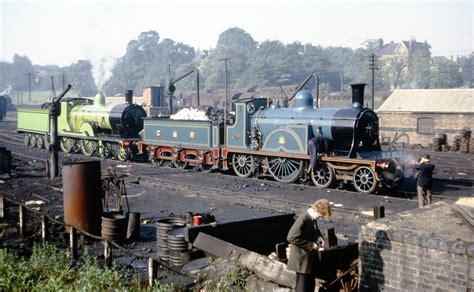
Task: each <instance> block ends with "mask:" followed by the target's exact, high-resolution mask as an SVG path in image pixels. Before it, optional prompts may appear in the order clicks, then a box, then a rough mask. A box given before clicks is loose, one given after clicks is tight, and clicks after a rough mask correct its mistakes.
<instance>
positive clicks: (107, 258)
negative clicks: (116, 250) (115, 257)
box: [103, 240, 112, 267]
mask: <svg viewBox="0 0 474 292" xmlns="http://www.w3.org/2000/svg"><path fill="white" fill-rule="evenodd" d="M103 243H104V264H105V266H107V267H110V266H111V265H112V249H111V248H110V244H109V242H108V241H107V240H104V241H103Z"/></svg>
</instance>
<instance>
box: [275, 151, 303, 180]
mask: <svg viewBox="0 0 474 292" xmlns="http://www.w3.org/2000/svg"><path fill="white" fill-rule="evenodd" d="M267 164H268V171H269V172H270V174H271V175H272V176H273V178H274V179H275V180H277V181H279V182H284V183H292V182H295V181H296V180H297V179H298V178H300V176H301V175H302V174H303V168H304V167H303V161H302V160H300V159H293V158H287V157H267Z"/></svg>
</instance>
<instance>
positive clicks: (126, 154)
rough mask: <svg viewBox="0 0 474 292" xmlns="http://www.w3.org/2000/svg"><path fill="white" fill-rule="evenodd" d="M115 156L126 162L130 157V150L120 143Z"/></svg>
mask: <svg viewBox="0 0 474 292" xmlns="http://www.w3.org/2000/svg"><path fill="white" fill-rule="evenodd" d="M115 157H116V158H117V159H118V160H119V161H122V162H125V161H127V160H128V159H129V158H130V150H129V149H128V148H125V147H123V146H121V145H120V146H119V148H118V149H117V152H116V153H115Z"/></svg>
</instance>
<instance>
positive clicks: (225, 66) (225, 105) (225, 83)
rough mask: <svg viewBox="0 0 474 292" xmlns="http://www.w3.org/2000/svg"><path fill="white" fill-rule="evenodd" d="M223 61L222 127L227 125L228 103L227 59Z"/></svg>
mask: <svg viewBox="0 0 474 292" xmlns="http://www.w3.org/2000/svg"><path fill="white" fill-rule="evenodd" d="M222 60H223V61H224V70H225V75H224V90H225V102H224V125H225V124H226V123H227V102H228V98H227V95H228V92H227V91H228V90H227V87H228V85H227V61H228V60H229V59H227V58H224V59H222Z"/></svg>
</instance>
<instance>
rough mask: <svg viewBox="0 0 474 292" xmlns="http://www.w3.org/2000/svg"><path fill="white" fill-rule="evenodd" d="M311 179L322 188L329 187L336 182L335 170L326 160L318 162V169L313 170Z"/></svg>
mask: <svg viewBox="0 0 474 292" xmlns="http://www.w3.org/2000/svg"><path fill="white" fill-rule="evenodd" d="M311 180H312V181H313V184H314V185H315V186H316V187H318V188H320V189H325V188H328V187H330V186H331V185H332V184H333V182H334V170H333V169H332V168H330V167H329V166H328V165H327V164H326V163H324V162H321V163H318V166H317V167H316V169H313V170H312V171H311Z"/></svg>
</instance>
